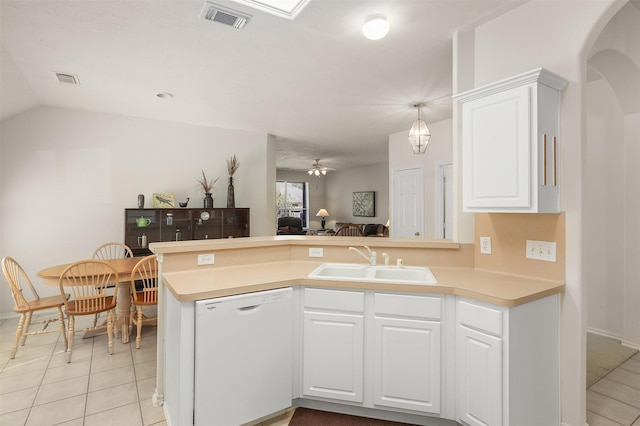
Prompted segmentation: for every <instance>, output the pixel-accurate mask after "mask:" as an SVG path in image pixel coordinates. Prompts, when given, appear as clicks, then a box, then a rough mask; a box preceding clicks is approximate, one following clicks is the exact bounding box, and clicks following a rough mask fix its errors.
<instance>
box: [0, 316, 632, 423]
mask: <svg viewBox="0 0 640 426" xmlns="http://www.w3.org/2000/svg"><path fill="white" fill-rule="evenodd" d="M150 314H153V313H150ZM87 320H88V319H87ZM16 326H17V319H5V320H0V425H37V426H47V425H68V426H76V425H77V426H82V425H84V426H94V425H95V426H99V425H116V424H126V425H130V426H136V425H144V426H148V425H166V422H165V420H164V413H163V411H162V408H160V407H154V406H153V404H152V403H151V395H152V394H153V390H154V388H155V376H156V328H155V327H145V328H143V338H142V345H141V347H140V349H136V348H135V340H134V339H132V341H131V342H130V343H129V344H122V343H121V342H120V341H119V340H116V341H115V343H114V354H113V355H111V356H110V355H109V353H108V350H107V338H106V335H104V334H102V335H99V336H96V337H94V338H90V339H82V338H81V337H80V335H78V336H76V339H75V340H74V343H73V360H72V362H71V363H70V364H67V363H66V362H65V354H64V350H63V347H62V342H61V339H60V334H59V333H51V334H47V335H43V336H31V337H29V338H27V344H26V345H25V346H23V347H20V348H19V349H18V353H17V355H16V358H15V359H13V360H11V359H9V354H10V350H11V346H12V345H13V339H14V335H15V330H16ZM134 334H135V331H134ZM292 415H293V410H288V411H287V412H286V413H285V414H284V415H282V416H279V417H276V418H274V419H271V420H270V421H269V422H265V423H263V425H262V426H286V425H288V424H289V420H290V418H291V416H292ZM587 416H588V422H589V425H590V426H620V425H624V426H640V354H636V355H635V356H633V357H632V358H630V359H629V360H627V361H626V362H624V363H623V364H622V365H620V366H619V367H618V368H616V369H615V370H613V371H612V372H611V373H609V374H608V375H607V376H606V377H604V378H603V379H601V380H599V381H598V382H596V383H595V384H594V385H593V386H591V387H590V388H589V389H588V390H587Z"/></svg>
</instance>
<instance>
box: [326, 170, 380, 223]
mask: <svg viewBox="0 0 640 426" xmlns="http://www.w3.org/2000/svg"><path fill="white" fill-rule="evenodd" d="M325 178H326V181H325V208H326V209H327V210H328V211H329V214H330V215H331V216H330V217H328V218H327V225H326V227H327V228H331V227H333V226H334V225H335V223H336V222H353V223H382V224H385V223H387V220H388V219H389V165H388V163H381V164H374V165H371V166H363V167H354V168H351V169H347V170H336V171H332V172H329V173H327V175H326V176H325ZM360 191H375V193H376V200H375V201H376V207H375V210H376V211H375V214H376V215H375V216H374V217H360V216H353V214H352V213H353V210H352V207H353V193H354V192H360Z"/></svg>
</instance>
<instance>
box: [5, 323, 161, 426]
mask: <svg viewBox="0 0 640 426" xmlns="http://www.w3.org/2000/svg"><path fill="white" fill-rule="evenodd" d="M82 320H83V322H84V321H86V320H90V319H89V318H87V319H84V318H83V319H82ZM90 321H91V320H90ZM79 322H80V321H79V320H78V321H76V324H78V323H79ZM54 326H55V324H54ZM16 327H17V319H6V320H2V321H0V425H37V426H47V425H69V426H72V425H73V426H75V425H85V426H90V425H91V426H93V425H96V426H97V425H116V424H118V425H120V424H122V425H124V424H126V425H131V426H134V425H145V426H147V425H166V423H165V421H164V413H163V411H162V408H159V407H154V406H153V404H152V403H151V395H152V394H153V391H154V389H155V376H156V328H155V327H146V328H143V337H142V344H141V347H140V349H136V347H135V338H134V339H133V341H132V342H131V343H129V344H122V343H121V341H120V340H115V341H114V353H113V355H109V352H108V349H107V337H106V335H105V334H102V335H98V336H96V337H94V338H89V339H82V338H81V334H77V335H76V338H75V339H74V342H73V359H72V362H71V363H70V364H67V363H66V358H65V353H64V347H63V343H62V340H61V339H60V333H50V334H46V335H40V336H30V337H28V338H27V343H26V345H25V346H21V347H19V349H18V353H17V355H16V358H15V359H13V360H12V359H10V358H9V356H10V351H11V346H12V345H13V340H14V336H15V331H16ZM76 328H77V327H76ZM133 335H134V336H135V330H134V332H133Z"/></svg>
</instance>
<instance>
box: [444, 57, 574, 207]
mask: <svg viewBox="0 0 640 426" xmlns="http://www.w3.org/2000/svg"><path fill="white" fill-rule="evenodd" d="M566 84H567V81H566V80H564V79H563V78H562V77H560V76H557V75H555V74H553V73H551V72H550V71H547V70H545V69H544V68H538V69H536V70H533V71H530V72H527V73H524V74H520V75H517V76H515V77H512V78H508V79H506V80H502V81H499V82H496V83H492V84H489V85H486V86H482V87H479V88H477V89H473V90H470V91H468V92H464V93H460V94H458V95H456V96H454V99H455V100H456V101H458V102H461V103H462V170H463V172H462V194H463V203H464V211H467V212H508V213H517V212H521V213H558V212H559V211H560V199H559V189H558V165H559V161H558V154H559V144H560V140H559V109H560V108H559V104H560V91H561V90H562V89H563V88H564V87H565V86H566Z"/></svg>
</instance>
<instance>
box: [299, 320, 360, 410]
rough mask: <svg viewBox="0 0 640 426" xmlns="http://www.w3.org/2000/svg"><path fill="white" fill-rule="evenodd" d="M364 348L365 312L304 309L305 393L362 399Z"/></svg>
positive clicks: (356, 400)
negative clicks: (347, 312) (307, 310)
mask: <svg viewBox="0 0 640 426" xmlns="http://www.w3.org/2000/svg"><path fill="white" fill-rule="evenodd" d="M363 351H364V317H363V315H362V314H360V315H348V314H338V313H328V312H305V313H304V358H303V363H304V373H303V389H304V393H305V394H306V395H312V396H319V397H324V398H331V399H338V400H341V401H350V402H363V389H364V377H363V375H364V365H363V360H364V357H363Z"/></svg>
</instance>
